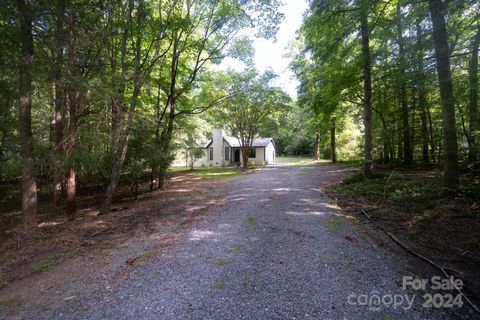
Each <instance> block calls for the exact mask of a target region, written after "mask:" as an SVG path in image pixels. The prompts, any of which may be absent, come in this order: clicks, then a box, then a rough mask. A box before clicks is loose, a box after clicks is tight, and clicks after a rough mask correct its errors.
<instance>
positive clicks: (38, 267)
mask: <svg viewBox="0 0 480 320" xmlns="http://www.w3.org/2000/svg"><path fill="white" fill-rule="evenodd" d="M51 267H52V264H51V263H49V262H40V263H36V264H34V265H32V266H31V267H30V271H32V272H33V273H38V272H43V271H47V270H49V269H50V268H51Z"/></svg>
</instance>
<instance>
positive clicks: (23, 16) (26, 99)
mask: <svg viewBox="0 0 480 320" xmlns="http://www.w3.org/2000/svg"><path fill="white" fill-rule="evenodd" d="M18 12H19V18H20V43H21V58H20V63H19V96H20V102H19V114H18V123H19V134H20V148H21V156H22V161H23V169H22V218H23V224H24V227H25V228H26V229H32V228H36V227H37V221H38V218H37V182H36V179H35V169H34V165H35V162H34V154H33V138H32V66H33V55H34V51H33V35H32V17H31V16H30V14H31V9H30V1H28V0H19V1H18Z"/></svg>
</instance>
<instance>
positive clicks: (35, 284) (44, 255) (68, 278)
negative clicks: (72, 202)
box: [0, 173, 228, 318]
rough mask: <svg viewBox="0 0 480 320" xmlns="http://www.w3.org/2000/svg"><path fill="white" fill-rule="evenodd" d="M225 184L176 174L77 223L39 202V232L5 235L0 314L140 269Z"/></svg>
mask: <svg viewBox="0 0 480 320" xmlns="http://www.w3.org/2000/svg"><path fill="white" fill-rule="evenodd" d="M227 186H228V184H227V183H226V180H225V179H213V180H212V179H209V180H204V179H200V178H198V177H195V176H191V175H189V174H184V173H182V174H176V175H174V176H173V177H171V179H170V180H169V182H168V183H167V186H166V188H165V189H163V190H156V191H153V192H150V193H144V194H142V195H140V196H139V198H138V199H137V200H136V201H132V200H131V198H127V199H123V201H117V202H116V203H115V204H114V209H113V210H112V212H111V213H110V214H107V215H102V216H98V215H97V214H98V209H97V208H96V207H92V206H88V207H83V208H80V209H79V210H78V216H77V220H76V221H74V222H67V221H66V220H65V218H64V217H62V216H59V215H58V214H57V213H53V212H52V213H50V212H49V210H51V208H49V207H41V208H40V210H41V213H42V214H41V221H42V222H41V223H40V225H39V228H38V231H36V232H35V233H34V234H33V235H32V234H30V235H27V234H25V233H24V232H23V231H22V229H21V226H16V227H12V228H11V229H10V230H8V231H7V235H8V236H7V237H4V239H2V243H1V247H0V310H1V312H0V313H3V314H4V315H9V316H8V318H15V317H16V314H15V310H16V309H21V306H22V305H23V304H26V303H28V301H31V299H34V300H38V299H47V300H48V299H73V298H72V297H74V296H76V292H80V291H81V288H83V287H85V285H86V283H89V282H90V281H102V279H106V278H107V275H109V277H110V276H111V272H116V270H117V271H118V267H119V266H120V267H121V268H134V267H135V265H136V264H137V262H139V261H141V260H145V259H148V258H149V257H150V256H151V255H152V253H153V252H154V251H155V250H158V246H164V245H166V244H168V242H169V239H170V238H172V237H174V236H175V233H176V231H179V230H181V229H182V228H184V227H186V226H187V225H188V224H189V223H191V222H192V221H193V220H195V219H196V218H197V217H200V216H202V215H203V214H205V213H206V212H207V211H208V209H209V207H210V206H212V205H214V204H215V203H216V202H219V201H221V199H222V197H223V196H224V195H225V194H226V193H227V191H228V188H227ZM17 214H18V213H17ZM2 218H3V219H7V218H8V214H3V217H2ZM121 268H120V269H121ZM118 276H119V277H121V274H120V275H118ZM69 282H70V284H68V285H65V283H69ZM58 284H62V285H61V286H58ZM59 287H60V288H62V290H63V292H60V291H58V290H56V289H55V288H59ZM52 290H55V291H53V292H52ZM39 293H44V294H39ZM44 305H48V303H45V304H44Z"/></svg>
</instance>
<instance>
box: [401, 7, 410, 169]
mask: <svg viewBox="0 0 480 320" xmlns="http://www.w3.org/2000/svg"><path fill="white" fill-rule="evenodd" d="M397 42H398V55H399V64H400V66H399V74H400V104H401V107H402V108H401V110H402V131H403V162H404V163H405V164H407V165H408V164H411V163H412V159H413V154H412V145H411V141H410V125H409V123H408V122H409V121H408V120H409V119H408V117H409V112H408V101H407V81H406V78H405V65H406V59H405V44H404V40H403V28H402V14H401V6H400V4H397Z"/></svg>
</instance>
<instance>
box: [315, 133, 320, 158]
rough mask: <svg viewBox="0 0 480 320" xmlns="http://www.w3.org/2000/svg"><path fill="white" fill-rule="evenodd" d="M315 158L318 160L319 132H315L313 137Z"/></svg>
mask: <svg viewBox="0 0 480 320" xmlns="http://www.w3.org/2000/svg"><path fill="white" fill-rule="evenodd" d="M315 160H320V132H317V134H316V139H315Z"/></svg>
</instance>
